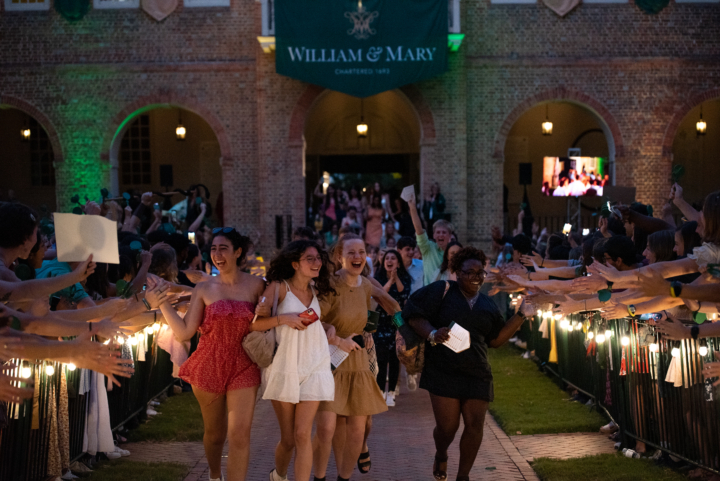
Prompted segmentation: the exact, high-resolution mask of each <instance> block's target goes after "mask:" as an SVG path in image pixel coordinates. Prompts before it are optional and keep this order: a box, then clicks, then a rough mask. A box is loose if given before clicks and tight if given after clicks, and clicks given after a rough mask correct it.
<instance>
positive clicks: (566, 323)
mask: <svg viewBox="0 0 720 481" xmlns="http://www.w3.org/2000/svg"><path fill="white" fill-rule="evenodd" d="M569 325H570V321H568V320H567V319H563V320H562V321H560V328H561V329H566V330H567V328H568V326H569Z"/></svg>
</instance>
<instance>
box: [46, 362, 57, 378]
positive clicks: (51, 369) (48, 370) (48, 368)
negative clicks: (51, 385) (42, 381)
mask: <svg viewBox="0 0 720 481" xmlns="http://www.w3.org/2000/svg"><path fill="white" fill-rule="evenodd" d="M45 374H47V375H48V376H52V375H53V374H55V368H54V367H53V366H52V365H50V364H48V365H47V366H45Z"/></svg>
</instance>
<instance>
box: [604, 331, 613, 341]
mask: <svg viewBox="0 0 720 481" xmlns="http://www.w3.org/2000/svg"><path fill="white" fill-rule="evenodd" d="M611 337H612V331H611V330H610V329H607V330H606V331H605V339H610V338H611Z"/></svg>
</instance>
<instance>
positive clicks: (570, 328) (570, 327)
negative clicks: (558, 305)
mask: <svg viewBox="0 0 720 481" xmlns="http://www.w3.org/2000/svg"><path fill="white" fill-rule="evenodd" d="M567 330H568V332H573V331H574V330H575V328H574V327H573V325H572V324H568V327H567Z"/></svg>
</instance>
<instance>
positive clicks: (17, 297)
mask: <svg viewBox="0 0 720 481" xmlns="http://www.w3.org/2000/svg"><path fill="white" fill-rule="evenodd" d="M93 272H95V263H94V262H93V261H92V254H91V255H90V257H88V258H87V260H86V261H85V262H81V263H80V264H78V266H77V267H76V268H75V269H74V270H73V271H72V272H70V273H68V274H63V275H61V276H57V277H48V278H44V279H30V280H27V281H20V282H12V281H4V280H0V297H3V296H5V295H7V294H8V293H11V294H10V299H9V300H10V301H28V300H32V299H41V298H44V297H49V296H50V295H51V294H53V293H54V292H57V291H60V290H62V289H65V288H66V287H69V286H72V285H75V284H77V283H78V282H82V281H84V280H85V279H87V277H88V276H89V275H90V274H92V273H93Z"/></svg>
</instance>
